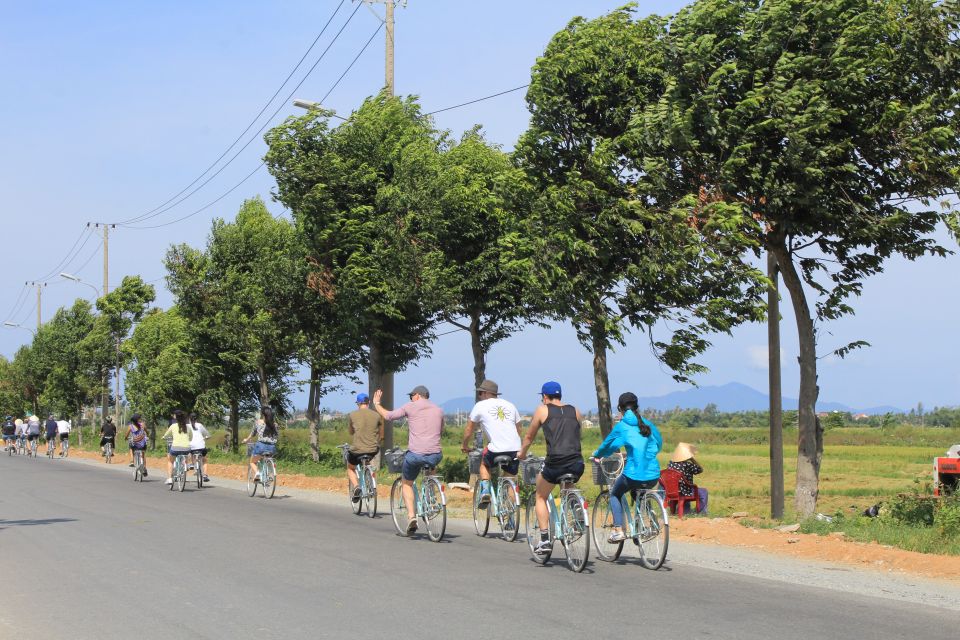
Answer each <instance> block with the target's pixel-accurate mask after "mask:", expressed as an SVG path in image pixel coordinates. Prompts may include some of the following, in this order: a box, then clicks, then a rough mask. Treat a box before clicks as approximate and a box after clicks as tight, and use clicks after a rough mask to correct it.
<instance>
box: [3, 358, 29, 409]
mask: <svg viewBox="0 0 960 640" xmlns="http://www.w3.org/2000/svg"><path fill="white" fill-rule="evenodd" d="M23 404H24V398H23V395H22V393H21V390H20V388H19V387H18V386H17V384H16V381H15V374H14V370H13V363H12V362H10V361H9V360H7V359H6V358H4V357H3V356H0V418H4V417H6V416H12V415H13V414H15V413H17V412H18V411H21V410H22V409H23Z"/></svg>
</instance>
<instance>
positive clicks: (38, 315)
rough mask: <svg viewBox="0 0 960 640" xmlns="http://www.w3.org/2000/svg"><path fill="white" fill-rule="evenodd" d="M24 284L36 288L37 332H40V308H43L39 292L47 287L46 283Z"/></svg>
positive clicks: (41, 315)
mask: <svg viewBox="0 0 960 640" xmlns="http://www.w3.org/2000/svg"><path fill="white" fill-rule="evenodd" d="M24 284H29V285H33V286H35V287H36V288H37V331H40V324H41V323H42V317H43V314H42V313H41V308H42V306H43V305H42V295H41V292H42V291H43V287H45V286H47V283H46V282H37V281H36V280H34V281H33V282H25V283H24Z"/></svg>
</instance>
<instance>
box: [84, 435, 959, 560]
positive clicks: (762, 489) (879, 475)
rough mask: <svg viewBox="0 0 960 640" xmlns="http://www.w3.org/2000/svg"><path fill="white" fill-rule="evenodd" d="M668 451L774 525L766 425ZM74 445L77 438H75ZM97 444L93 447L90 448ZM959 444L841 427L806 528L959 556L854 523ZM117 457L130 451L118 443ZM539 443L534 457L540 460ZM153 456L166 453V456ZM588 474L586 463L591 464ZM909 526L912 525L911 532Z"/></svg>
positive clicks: (448, 444) (223, 456)
mask: <svg viewBox="0 0 960 640" xmlns="http://www.w3.org/2000/svg"><path fill="white" fill-rule="evenodd" d="M461 434H462V430H461V429H458V428H447V430H446V432H445V434H444V437H443V453H444V462H443V463H442V464H441V469H440V470H441V472H442V473H443V474H444V475H445V477H446V479H447V481H454V480H466V477H465V476H466V459H465V454H463V453H461V452H460V441H461ZM224 436H225V433H224V432H222V431H219V432H216V433H215V434H214V437H213V440H212V444H214V445H215V446H216V445H219V444H221V443H222V442H223V439H224ZM663 436H664V449H663V452H662V453H661V455H660V463H661V467H665V466H666V465H667V462H668V461H669V457H670V453H671V452H672V451H673V449H674V447H675V446H676V445H677V443H678V442H680V441H684V442H689V443H691V444H694V445H696V446H697V447H698V448H699V450H700V452H699V454H698V455H697V460H698V461H699V462H700V464H701V465H702V466H703V468H704V473H703V474H702V475H700V476H698V477H697V483H698V484H699V485H700V486H702V487H705V488H707V489H708V490H709V492H710V500H709V506H710V515H711V516H723V515H729V514H731V513H734V512H738V511H746V512H747V513H749V514H750V518H751V523H752V524H754V525H755V526H765V525H771V524H775V523H772V522H770V520H769V514H770V478H769V470H770V462H769V448H768V445H767V443H766V442H767V432H766V430H764V429H719V428H692V429H691V428H685V429H664V430H663ZM796 437H797V435H796V430H795V429H787V430H785V433H784V441H785V443H786V445H785V447H784V452H783V457H784V467H785V477H784V481H785V482H784V484H785V489H786V496H787V497H786V501H785V512H786V513H785V517H784V520H785V521H789V522H793V521H795V514H794V510H793V492H794V491H793V490H794V486H795V474H796ZM74 439H75V437H74ZM347 440H348V436H347V432H346V429H345V428H344V427H343V425H334V428H327V429H324V430H322V431H321V432H320V447H321V461H320V463H315V462H313V461H312V460H311V459H310V454H309V432H308V431H307V430H306V429H295V428H292V429H286V430H285V431H284V432H283V434H282V437H281V447H280V454H279V456H278V464H279V467H280V471H281V473H284V472H286V473H303V474H306V475H313V476H331V475H340V474H342V473H343V467H342V463H341V461H340V452H339V451H338V450H337V449H336V448H335V446H336V445H337V444H339V443H342V442H346V441H347ZM395 440H396V442H397V443H399V444H401V445H402V444H403V443H405V442H406V432H405V430H404V429H402V428H397V429H396V438H395ZM91 442H92V443H93V445H94V446H93V447H91V446H90V443H91ZM599 442H600V433H599V430H595V429H594V430H588V431H585V432H584V442H583V451H584V454H585V455H589V453H590V452H591V451H593V450H594V449H595V448H596V446H597V445H598V444H599ZM957 443H960V429H942V428H926V429H923V428H919V427H911V426H903V427H896V428H892V429H871V428H842V429H835V430H832V431H828V432H827V433H826V434H825V435H824V453H823V464H822V468H821V473H820V498H819V501H818V505H817V510H818V511H819V512H820V513H823V514H829V515H831V516H836V515H837V514H842V517H841V518H840V521H842V525H843V526H840V524H841V523H840V522H839V521H838V523H837V524H836V525H829V524H826V523H816V522H815V521H810V522H809V523H805V524H804V527H805V530H809V531H811V532H820V533H826V532H828V531H833V530H843V531H845V532H847V533H848V535H850V536H851V537H853V538H854V539H864V540H878V541H880V542H883V543H885V544H894V545H896V546H900V547H903V548H908V549H915V550H920V551H927V552H947V553H957V554H960V541H956V540H953V541H949V543H946V544H945V543H944V541H943V539H942V537H940V538H938V537H937V535H935V532H934V531H933V530H932V529H930V528H929V527H928V528H927V530H923V531H920V530H918V531H916V532H913V531H907V530H904V529H903V527H899V526H891V525H890V523H886V524H884V523H881V522H878V521H870V520H866V519H863V518H856V517H851V516H856V515H858V514H860V513H861V512H862V511H863V510H864V509H866V508H867V507H869V506H871V505H874V504H877V503H880V502H888V501H890V500H892V499H894V498H895V497H896V496H897V495H898V494H902V493H920V494H930V493H931V488H930V484H931V481H932V477H931V473H932V465H933V458H934V457H936V456H938V455H943V453H944V452H945V451H946V450H947V449H948V448H949V447H950V446H951V445H953V444H957ZM85 444H86V445H87V446H85V447H84V448H95V445H96V441H94V440H93V439H92V438H89V437H87V439H86V441H85ZM119 449H120V452H119V453H121V454H122V455H125V453H126V451H125V450H126V446H125V445H123V444H121V445H120V447H119ZM543 452H544V444H543V441H542V438H540V440H539V442H538V443H537V444H535V445H534V447H533V449H532V453H533V454H534V455H542V454H543ZM156 455H160V454H159V452H157V453H156ZM211 460H212V461H214V462H231V461H232V462H242V461H243V460H244V457H243V456H242V455H241V454H232V453H227V452H224V451H221V450H219V449H215V450H214V452H213V453H212V454H211ZM588 469H589V467H588ZM580 484H581V488H582V489H584V490H585V491H586V493H587V496H588V498H590V499H592V498H593V496H595V495H596V493H597V489H596V488H595V487H593V486H592V485H591V484H590V474H589V470H588V471H587V473H586V474H585V475H584V478H583V479H582V480H581V483H580ZM910 529H913V528H912V527H911V528H910Z"/></svg>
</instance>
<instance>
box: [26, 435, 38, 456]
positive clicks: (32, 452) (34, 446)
mask: <svg viewBox="0 0 960 640" xmlns="http://www.w3.org/2000/svg"><path fill="white" fill-rule="evenodd" d="M39 438H40V436H36V437H35V438H33V439H32V440H30V450H29V451H28V453H27V455H29V456H33V459H34V460H36V459H37V440H38V439H39Z"/></svg>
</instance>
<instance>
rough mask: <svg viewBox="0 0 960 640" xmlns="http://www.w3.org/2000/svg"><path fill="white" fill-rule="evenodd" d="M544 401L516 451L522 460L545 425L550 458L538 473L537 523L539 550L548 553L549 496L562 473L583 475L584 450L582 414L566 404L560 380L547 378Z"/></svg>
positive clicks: (545, 436)
mask: <svg viewBox="0 0 960 640" xmlns="http://www.w3.org/2000/svg"><path fill="white" fill-rule="evenodd" d="M540 395H541V397H542V399H543V404H542V405H540V406H539V407H537V410H536V411H534V412H533V419H532V420H531V421H530V428H529V429H527V435H526V436H524V438H523V447H521V449H520V451H519V452H517V457H518V458H520V459H521V460H523V459H524V458H526V457H527V451H528V450H529V449H530V445H531V444H533V440H534V438H536V437H537V431H539V430H540V429H541V427H542V428H543V436H544V438H546V440H547V458H546V460H545V461H544V463H543V468H542V469H541V470H540V474H539V475H538V476H537V523H538V524H539V526H540V543H539V544H538V545H537V549H536V552H537V553H546V552H547V551H550V550H551V548H550V547H551V545H550V535H549V526H550V515H549V512H548V510H547V500H549V499H550V494H551V493H552V492H553V488H554V487H555V486H556V484H557V481H558V480H559V478H560V476H562V475H566V474H572V475H573V476H574V482H576V481H577V480H579V479H580V476H582V475H583V452H582V451H581V450H580V423H581V422H582V421H583V416H582V415H580V412H579V411H578V410H577V408H576V407H574V406H573V405H570V404H564V403H563V402H562V400H561V397H562V394H561V389H560V384H559V383H557V382H545V383H544V384H543V387H541V389H540Z"/></svg>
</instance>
